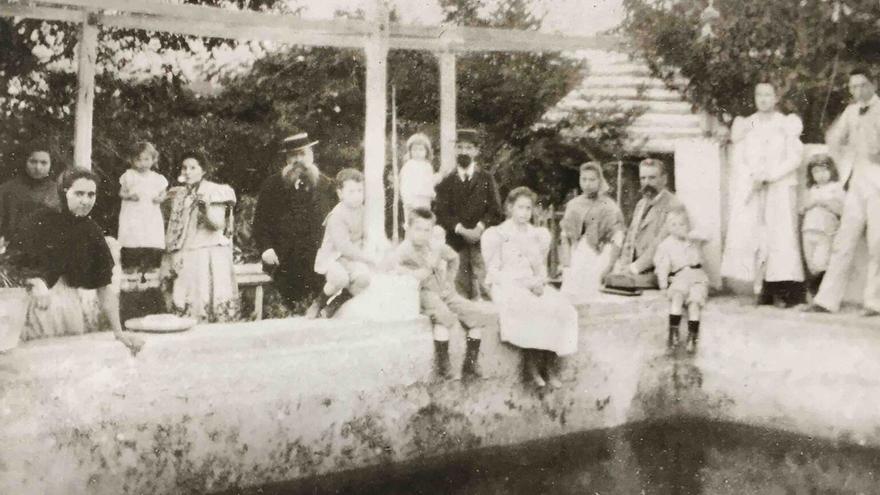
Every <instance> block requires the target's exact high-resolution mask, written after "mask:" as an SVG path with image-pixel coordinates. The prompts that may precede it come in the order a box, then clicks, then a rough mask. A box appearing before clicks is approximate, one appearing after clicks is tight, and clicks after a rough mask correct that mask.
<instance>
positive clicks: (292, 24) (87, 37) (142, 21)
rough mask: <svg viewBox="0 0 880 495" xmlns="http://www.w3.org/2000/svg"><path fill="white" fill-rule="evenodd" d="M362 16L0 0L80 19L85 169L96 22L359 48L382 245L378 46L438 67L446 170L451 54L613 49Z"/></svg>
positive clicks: (376, 236) (78, 155)
mask: <svg viewBox="0 0 880 495" xmlns="http://www.w3.org/2000/svg"><path fill="white" fill-rule="evenodd" d="M367 2H368V7H369V9H368V12H367V17H366V20H347V19H336V20H328V21H320V20H304V19H301V18H299V17H297V16H295V15H292V14H281V13H271V12H256V11H241V10H233V9H225V8H219V7H207V6H199V5H187V4H179V3H167V2H161V3H160V2H157V1H146V0H29V1H14V0H0V15H2V16H10V17H22V18H29V19H39V20H47V21H63V22H69V23H75V24H79V25H80V30H79V46H78V53H77V58H78V69H77V82H78V84H77V102H76V125H75V135H74V163H75V164H76V165H77V166H80V167H90V166H91V155H92V114H93V104H94V94H95V58H96V53H97V44H98V26H107V27H114V28H126V29H143V30H147V31H160V32H168V33H174V34H182V35H192V36H200V37H213V38H226V39H236V40H271V41H277V42H283V43H290V44H298V45H306V46H330V47H344V48H357V49H362V50H364V52H365V55H366V68H367V71H366V72H367V73H366V125H365V135H364V175H365V176H366V184H365V189H366V200H365V201H366V208H365V215H366V218H365V222H366V236H367V240H368V243H369V244H370V245H371V246H376V247H377V246H379V245H380V244H383V243H384V242H385V229H384V208H385V206H384V202H385V195H384V188H383V184H382V180H383V171H384V168H385V164H386V163H385V162H386V154H385V152H386V141H385V140H386V132H387V123H386V113H387V100H388V84H387V80H388V76H387V61H388V50H390V49H405V50H429V51H431V52H434V53H436V54H437V57H438V61H439V66H440V120H441V122H440V141H441V142H440V166H441V169H443V170H452V169H453V168H454V167H455V150H454V147H455V131H456V76H455V62H456V54H458V53H467V52H485V51H503V52H512V51H525V52H540V51H566V50H584V49H613V48H615V47H619V46H620V40H619V39H618V38H616V37H613V36H605V35H597V36H570V35H559V34H547V33H540V32H536V31H524V30H511V29H494V28H473V27H460V26H431V27H425V26H407V25H400V24H395V23H391V22H390V17H389V9H388V7H387V5H386V3H385V1H384V0H367Z"/></svg>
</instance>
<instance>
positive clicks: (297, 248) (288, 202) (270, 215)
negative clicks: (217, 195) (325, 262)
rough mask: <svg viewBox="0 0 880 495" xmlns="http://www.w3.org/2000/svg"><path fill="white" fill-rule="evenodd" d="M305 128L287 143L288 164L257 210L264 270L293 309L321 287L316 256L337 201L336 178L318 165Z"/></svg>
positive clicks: (265, 189) (268, 184) (267, 186)
mask: <svg viewBox="0 0 880 495" xmlns="http://www.w3.org/2000/svg"><path fill="white" fill-rule="evenodd" d="M317 143H318V142H317V141H311V140H310V139H309V135H308V134H307V133H305V132H301V133H298V134H294V135H292V136H290V137H287V138H286V139H284V141H282V143H281V151H282V153H284V156H285V165H284V167H283V168H282V169H281V170H280V171H279V172H276V173H274V174H272V175H270V176H269V177H268V178H266V180H265V182H263V186H262V188H261V189H260V195H259V197H258V198H257V207H256V211H255V212H254V225H253V231H254V241H255V242H256V245H257V249H258V250H259V251H260V253H262V255H261V258H262V261H263V269H264V270H265V271H266V272H267V273H269V274H270V275H272V280H273V284H274V286H275V289H276V290H277V291H278V292H279V294H280V295H281V297H282V299H283V300H284V303H285V304H286V305H287V306H288V308H290V309H296V306H297V303H298V302H299V301H302V300H304V299H305V298H307V297H312V296H314V295H316V294H317V293H318V291H320V290H321V287H322V285H323V283H324V280H323V277H322V276H321V275H318V274H316V273H315V270H314V264H315V255H316V254H317V252H318V247H319V246H320V245H321V239H322V237H323V227H322V223H323V221H324V218H325V217H326V216H327V214H328V213H329V212H330V210H331V209H332V208H333V206H334V205H335V203H336V195H335V192H334V188H333V181H332V180H330V179H329V178H328V177H326V176H324V175H323V174H321V172H320V170H319V169H318V167H317V166H316V165H315V160H314V153H313V150H312V147H313V146H314V145H316V144H317Z"/></svg>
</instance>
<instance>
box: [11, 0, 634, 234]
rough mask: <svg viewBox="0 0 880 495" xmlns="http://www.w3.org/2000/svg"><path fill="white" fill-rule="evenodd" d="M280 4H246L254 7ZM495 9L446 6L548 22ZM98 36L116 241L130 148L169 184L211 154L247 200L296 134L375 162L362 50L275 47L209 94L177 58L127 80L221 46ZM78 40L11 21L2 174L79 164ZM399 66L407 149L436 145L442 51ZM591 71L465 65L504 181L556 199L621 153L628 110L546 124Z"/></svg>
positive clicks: (570, 64)
mask: <svg viewBox="0 0 880 495" xmlns="http://www.w3.org/2000/svg"><path fill="white" fill-rule="evenodd" d="M192 3H202V4H215V3H223V4H226V3H228V2H226V1H224V0H201V1H194V2H192ZM282 3H284V2H280V3H279V5H281V4H282ZM274 4H275V2H273V1H271V0H240V1H239V2H238V3H237V5H238V6H239V7H241V8H256V9H265V8H270V7H273V5H274ZM486 4H487V2H486V1H485V0H444V1H443V5H444V8H445V12H446V21H447V22H450V23H457V24H462V25H471V26H474V25H477V26H495V27H507V28H517V29H537V28H538V27H539V26H540V19H538V18H535V17H534V16H533V15H532V14H531V12H530V10H529V8H528V3H527V2H525V1H523V0H506V1H502V2H498V3H496V2H493V3H492V5H494V6H495V7H494V8H492V9H488V8H487V7H486ZM273 8H274V7H273ZM350 15H354V16H357V13H355V14H350ZM100 36H101V38H100V39H101V42H100V44H99V46H100V47H101V48H100V52H99V66H100V69H99V71H98V76H97V81H96V96H95V117H94V123H95V128H94V139H93V148H94V151H93V165H94V167H95V168H96V170H98V171H99V172H101V173H102V175H103V177H104V180H105V187H103V188H102V192H103V193H104V194H105V196H104V197H103V198H101V199H100V200H99V203H98V207H96V214H97V215H98V217H99V220H100V221H101V223H103V224H104V226H105V228H107V230H108V231H110V232H111V233H112V232H113V230H114V229H115V222H116V221H115V218H116V212H117V210H118V201H117V200H116V189H117V188H118V183H117V181H118V177H119V176H120V175H121V174H122V173H123V172H124V170H125V168H127V166H128V165H127V163H126V158H127V152H126V150H127V148H128V146H129V145H130V144H131V143H132V142H133V141H135V140H137V139H148V140H151V141H153V142H154V143H155V144H156V145H157V147H158V148H159V151H160V161H159V171H160V172H162V173H163V174H165V175H166V176H167V177H169V178H171V179H173V178H174V177H176V176H177V173H178V170H177V168H178V166H179V164H178V157H179V156H180V154H181V153H182V152H184V151H189V150H195V151H199V152H201V153H202V154H204V155H205V156H206V157H207V158H208V160H209V162H210V163H211V165H213V168H214V169H215V172H214V175H215V177H216V178H217V179H218V180H220V181H222V182H227V183H229V184H231V185H232V186H233V187H234V188H235V189H236V191H237V192H238V193H239V195H240V196H243V195H248V194H250V195H252V194H255V193H256V192H257V189H258V187H259V185H260V183H261V182H262V180H263V179H264V178H265V177H266V176H267V175H268V174H269V173H271V172H272V171H273V170H275V169H276V168H277V167H278V166H280V165H281V157H280V156H279V154H278V141H279V139H280V138H281V137H283V136H285V135H287V134H289V133H292V132H294V131H296V130H306V131H308V132H309V133H310V134H311V135H312V136H313V137H315V138H317V139H320V140H321V145H320V147H319V148H318V162H319V164H320V165H321V167H322V169H323V170H324V171H325V172H326V173H327V174H331V175H332V174H333V173H335V171H337V170H338V169H339V168H342V167H346V166H354V167H360V164H361V163H362V162H363V137H364V111H365V101H364V96H365V95H364V90H365V65H364V63H365V62H364V56H363V53H361V52H360V51H359V50H346V49H337V48H320V47H301V46H287V47H283V46H282V47H279V46H275V47H274V48H273V49H272V50H269V51H268V52H266V53H264V54H263V55H262V56H260V57H259V58H258V59H257V60H255V61H254V62H253V64H252V65H251V66H249V67H248V68H247V69H246V70H243V71H239V72H232V73H228V72H222V71H221V73H222V75H221V76H220V77H219V78H218V79H217V80H216V81H214V82H216V83H218V85H219V87H220V88H221V90H220V91H215V92H211V93H202V94H200V93H197V92H195V91H194V90H193V85H192V84H191V81H188V80H187V78H186V76H185V74H184V73H183V72H182V71H181V70H180V68H179V67H178V66H176V65H174V64H172V63H164V62H163V65H162V66H161V67H160V70H158V71H155V72H152V73H149V74H140V75H138V76H137V77H133V76H132V75H131V74H130V73H127V72H126V71H127V68H128V65H127V64H129V63H130V62H131V60H132V59H133V57H134V54H136V53H138V52H139V51H140V52H143V51H148V52H153V53H156V54H159V55H161V54H166V53H170V52H172V51H175V50H177V51H184V52H188V51H189V52H191V51H194V50H195V49H196V48H199V47H200V46H202V45H204V47H205V49H207V50H210V49H211V48H212V47H216V46H217V45H218V44H219V43H221V41H218V40H195V39H192V38H186V37H179V36H174V35H169V34H156V33H145V32H121V31H106V30H104V29H102V30H101V35H100ZM75 37H76V36H75V30H74V26H71V25H66V24H64V23H49V22H37V21H22V20H17V21H13V20H8V19H6V20H0V43H2V48H3V49H0V74H2V76H3V77H2V82H3V83H4V84H3V85H2V87H0V115H2V118H0V165H2V168H0V179H5V178H7V177H9V175H11V174H12V173H13V170H15V169H20V168H21V165H22V164H23V160H24V157H21V156H14V155H12V152H13V151H14V150H16V149H18V147H19V146H20V145H21V144H22V143H25V142H28V141H30V140H33V139H35V138H36V139H42V140H48V141H49V142H50V143H51V147H52V150H53V152H54V155H55V157H56V163H58V164H61V165H64V164H68V163H69V161H70V157H71V156H72V149H71V148H72V146H71V143H72V136H73V111H74V108H73V105H74V101H75V87H76V77H75V73H74V67H75V64H73V63H72V59H73V54H74V44H75ZM7 48H8V49H7ZM199 49H200V48H199ZM163 60H164V59H163ZM388 68H389V83H390V84H391V85H392V86H393V87H394V88H395V93H396V102H397V116H398V119H399V131H400V136H401V143H402V142H403V141H404V140H405V138H406V137H407V136H409V135H410V134H411V133H413V132H416V131H424V132H428V134H429V135H430V136H432V138H433V141H434V143H435V146H436V143H437V142H438V138H439V131H438V122H439V106H440V102H439V69H438V62H437V59H436V56H435V55H434V54H432V53H428V52H418V51H398V50H394V51H392V52H390V54H389V62H388ZM583 69H584V67H583V66H582V63H581V62H580V61H579V60H577V59H573V58H568V57H565V56H563V55H560V54H550V53H534V54H532V53H477V54H461V55H460V56H459V59H458V64H457V72H458V74H457V77H458V119H459V123H460V125H462V126H470V127H477V128H479V129H480V130H482V131H483V135H484V136H485V139H484V142H483V143H482V146H481V149H482V156H481V158H480V160H481V163H483V164H484V165H485V166H486V167H487V168H488V169H490V170H491V171H493V172H494V173H495V175H496V177H497V178H498V179H499V181H500V182H501V184H502V188H503V189H507V188H510V187H513V186H517V185H521V184H526V185H529V186H531V187H533V188H534V189H536V190H537V191H538V192H539V193H541V194H542V195H544V196H545V197H546V198H547V199H549V200H551V201H553V202H558V201H561V199H562V195H563V194H564V193H561V192H560V191H566V190H568V189H571V188H572V187H576V181H577V174H576V172H573V169H574V168H575V167H576V165H577V164H578V163H580V162H581V161H583V160H585V159H587V158H589V157H593V158H600V159H604V158H607V157H610V156H613V155H614V154H615V149H617V148H618V145H619V141H620V137H621V136H622V135H623V134H622V133H623V128H624V127H625V125H626V123H628V122H627V119H626V118H621V117H620V116H619V115H618V116H614V115H610V114H608V115H606V114H601V113H595V112H593V113H589V112H587V113H584V112H581V113H578V112H575V113H573V114H571V115H570V116H569V117H567V118H565V119H562V120H561V121H558V122H555V123H553V124H548V125H540V124H541V117H542V115H544V114H545V112H546V111H547V110H548V109H549V108H551V107H552V106H553V105H554V104H556V103H557V102H558V101H559V100H560V99H561V98H562V97H563V96H564V95H565V94H567V93H568V92H569V91H570V90H571V89H572V88H573V87H574V86H575V85H576V84H577V83H578V82H579V81H580V79H581V78H582V77H583ZM203 77H204V76H203ZM389 110H390V109H389ZM575 130H577V132H574V131H575ZM566 166H567V168H566Z"/></svg>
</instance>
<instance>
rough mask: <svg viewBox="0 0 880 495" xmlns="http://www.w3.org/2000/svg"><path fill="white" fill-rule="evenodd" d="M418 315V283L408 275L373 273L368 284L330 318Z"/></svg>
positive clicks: (383, 318)
mask: <svg viewBox="0 0 880 495" xmlns="http://www.w3.org/2000/svg"><path fill="white" fill-rule="evenodd" d="M418 316H419V284H418V282H417V281H416V279H415V278H413V277H411V276H408V275H395V274H390V273H374V274H373V275H372V278H371V279H370V285H369V286H368V287H367V288H366V290H364V291H363V292H361V293H360V294H358V295H357V296H355V297H353V298H352V299H351V300H350V301H348V302H346V303H345V304H343V305H342V307H341V308H339V311H337V312H336V314H335V315H334V317H333V318H334V319H343V320H363V321H399V320H408V319H414V318H417V317H418Z"/></svg>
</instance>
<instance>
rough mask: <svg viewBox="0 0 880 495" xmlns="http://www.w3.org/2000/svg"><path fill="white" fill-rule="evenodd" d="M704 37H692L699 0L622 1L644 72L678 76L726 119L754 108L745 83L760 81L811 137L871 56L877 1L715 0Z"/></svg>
mask: <svg viewBox="0 0 880 495" xmlns="http://www.w3.org/2000/svg"><path fill="white" fill-rule="evenodd" d="M714 5H715V7H716V8H717V10H718V12H719V13H720V17H719V18H718V20H717V21H716V22H715V23H714V24H713V33H714V36H711V37H706V36H702V32H701V31H702V26H703V24H702V21H701V19H700V16H701V14H702V12H703V9H704V8H705V7H706V2H704V1H702V0H678V1H666V0H624V7H625V9H626V12H627V16H626V19H625V21H624V24H623V29H624V31H625V32H626V33H627V34H628V35H629V37H630V38H631V39H632V40H633V42H634V45H635V47H636V48H637V50H638V51H639V52H640V54H641V55H643V56H644V58H645V59H646V60H647V62H648V64H649V66H650V67H651V69H652V71H653V72H654V74H656V75H658V76H660V77H663V78H665V79H666V80H667V81H669V82H670V83H672V82H673V80H674V76H676V75H681V76H683V77H684V78H685V79H686V80H687V81H688V82H687V85H686V87H685V88H684V90H685V94H686V95H687V97H688V98H689V100H690V101H691V102H693V103H694V104H695V105H697V106H698V107H700V108H701V109H704V110H706V111H708V112H710V113H711V114H713V115H715V116H716V117H718V118H719V119H720V120H722V121H723V122H725V123H730V122H731V121H732V119H733V117H734V116H736V115H746V114H750V113H752V112H753V111H754V105H753V88H754V85H755V83H756V81H758V80H759V79H760V78H769V79H770V80H771V81H773V82H774V83H775V84H776V85H777V88H778V90H779V91H778V92H779V94H780V96H781V104H782V108H783V110H785V111H789V112H795V113H797V114H799V115H800V116H801V117H802V118H803V120H804V124H805V134H804V138H805V140H807V141H813V142H817V141H821V140H822V134H823V131H824V128H825V127H827V125H828V124H829V123H830V121H831V120H832V119H833V118H834V116H836V115H837V114H838V113H839V112H840V111H841V109H842V107H843V105H844V104H845V101H846V99H847V92H846V75H847V72H848V70H849V68H851V67H852V66H853V65H854V64H858V63H865V62H871V63H876V62H877V61H878V55H880V50H878V49H880V36H878V32H880V30H878V27H880V25H878V18H880V4H878V3H877V2H875V1H870V0H800V1H765V2H758V1H754V0H718V1H716V2H714Z"/></svg>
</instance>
